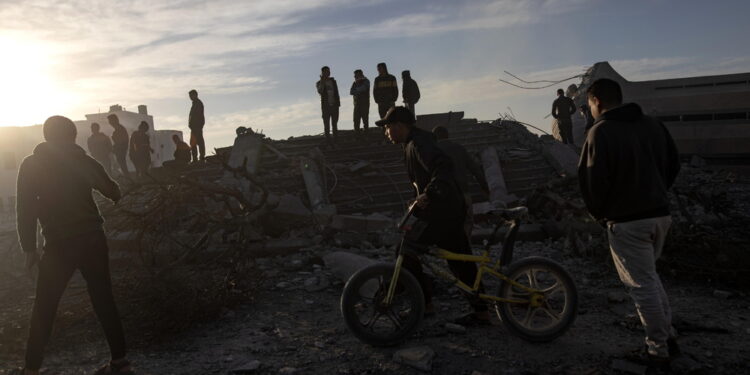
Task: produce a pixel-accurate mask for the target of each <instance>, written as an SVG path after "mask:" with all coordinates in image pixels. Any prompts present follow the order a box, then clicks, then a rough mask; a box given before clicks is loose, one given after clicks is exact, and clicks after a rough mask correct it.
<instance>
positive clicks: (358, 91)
mask: <svg viewBox="0 0 750 375" xmlns="http://www.w3.org/2000/svg"><path fill="white" fill-rule="evenodd" d="M349 94H351V95H352V97H353V98H354V131H355V132H359V122H360V120H361V121H362V125H364V129H365V132H367V128H368V126H369V117H370V80H369V79H367V77H365V74H364V73H362V69H357V70H355V71H354V82H353V83H352V88H351V89H350V90H349Z"/></svg>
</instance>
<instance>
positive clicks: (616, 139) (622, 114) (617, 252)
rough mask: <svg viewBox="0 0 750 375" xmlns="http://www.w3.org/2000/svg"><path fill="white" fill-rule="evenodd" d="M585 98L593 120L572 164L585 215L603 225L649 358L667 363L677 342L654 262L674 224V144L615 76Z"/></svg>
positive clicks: (676, 165)
mask: <svg viewBox="0 0 750 375" xmlns="http://www.w3.org/2000/svg"><path fill="white" fill-rule="evenodd" d="M588 104H589V107H590V108H591V113H592V114H593V115H594V118H595V119H596V122H595V123H594V126H593V127H592V128H591V130H589V132H588V134H587V136H586V142H585V143H584V144H583V150H582V152H581V160H580V162H579V164H578V179H579V181H580V184H581V194H582V195H583V199H584V201H585V202H586V206H587V207H588V209H589V212H591V215H592V216H594V217H595V218H596V219H599V220H602V221H604V222H606V224H607V229H608V230H607V235H608V237H609V247H610V251H611V253H612V259H613V260H614V263H615V267H616V268H617V273H618V274H619V276H620V280H622V282H623V283H624V284H625V286H627V287H628V289H630V295H631V297H632V298H633V301H634V302H635V306H636V310H637V311H638V315H639V316H640V318H641V323H642V324H643V327H644V328H645V330H646V346H647V352H648V356H649V358H650V359H652V360H654V361H656V362H659V363H665V362H667V361H668V360H669V359H670V356H674V355H676V354H677V345H676V341H675V332H674V329H673V328H672V313H671V308H670V306H669V300H668V298H667V293H666V292H665V291H664V286H663V285H662V283H661V280H660V279H659V275H658V274H657V273H656V264H655V263H656V260H657V259H658V258H659V256H660V255H661V252H662V247H663V246H664V241H665V239H666V237H667V231H668V230H669V227H670V225H671V223H672V218H671V216H670V213H669V197H668V196H667V190H668V189H669V188H670V187H671V186H672V184H673V183H674V181H675V178H676V177H677V173H678V172H679V170H680V162H679V158H678V154H677V148H676V146H675V144H674V141H673V140H672V137H671V136H670V134H669V131H667V128H666V127H664V125H663V124H662V123H661V122H659V120H657V119H655V118H652V117H649V116H646V115H644V114H643V112H642V111H641V108H640V107H639V106H638V105H637V104H634V103H630V104H625V105H623V104H622V91H621V89H620V86H619V85H618V84H617V82H615V81H612V80H610V79H600V80H597V81H595V82H594V83H593V84H591V86H590V87H589V89H588Z"/></svg>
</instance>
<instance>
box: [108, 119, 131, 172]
mask: <svg viewBox="0 0 750 375" xmlns="http://www.w3.org/2000/svg"><path fill="white" fill-rule="evenodd" d="M107 121H109V124H110V125H112V128H113V129H114V130H113V131H112V152H113V153H114V154H115V159H116V160H117V164H118V165H119V166H120V173H121V174H122V176H123V177H125V178H130V172H128V161H127V156H128V144H129V141H130V137H129V136H128V130H127V129H125V127H124V126H122V124H120V120H119V119H118V118H117V115H115V114H114V113H113V114H111V115H109V116H107Z"/></svg>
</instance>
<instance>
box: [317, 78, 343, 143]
mask: <svg viewBox="0 0 750 375" xmlns="http://www.w3.org/2000/svg"><path fill="white" fill-rule="evenodd" d="M315 88H316V89H317V90H318V94H319V95H320V110H321V112H322V113H323V132H325V135H326V141H327V142H328V144H331V143H332V142H331V135H330V133H331V132H333V143H335V142H336V138H337V136H338V133H339V131H338V128H337V124H338V122H339V107H340V106H341V98H340V97H339V86H338V85H337V84H336V80H335V79H333V77H331V68H329V67H327V66H324V67H322V68H321V69H320V80H318V82H316V83H315Z"/></svg>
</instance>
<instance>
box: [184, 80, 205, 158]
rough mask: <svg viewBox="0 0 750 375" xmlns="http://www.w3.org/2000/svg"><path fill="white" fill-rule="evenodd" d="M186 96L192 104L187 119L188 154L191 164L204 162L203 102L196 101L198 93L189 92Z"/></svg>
mask: <svg viewBox="0 0 750 375" xmlns="http://www.w3.org/2000/svg"><path fill="white" fill-rule="evenodd" d="M188 96H189V97H190V100H191V101H192V102H193V105H191V106H190V115H189V117H188V127H189V128H190V152H191V154H192V156H193V162H197V161H198V160H200V161H204V160H206V141H205V140H204V139H203V126H204V125H206V116H204V114H203V102H202V101H201V100H200V99H198V91H195V90H190V91H189V92H188ZM198 150H200V159H198Z"/></svg>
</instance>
